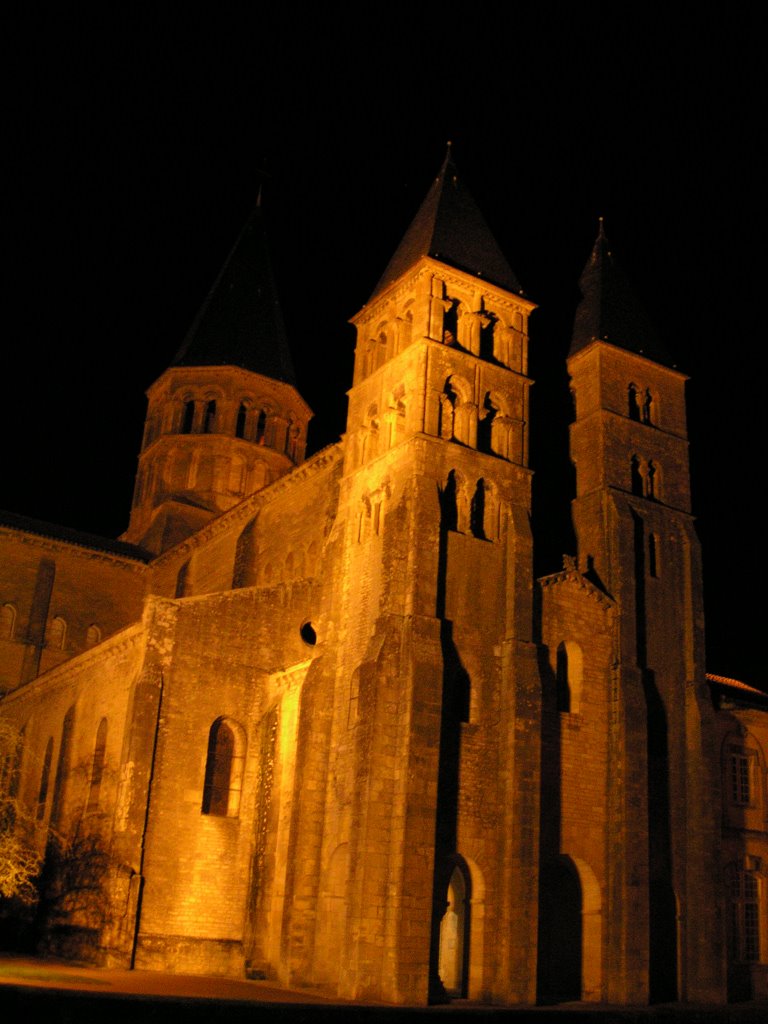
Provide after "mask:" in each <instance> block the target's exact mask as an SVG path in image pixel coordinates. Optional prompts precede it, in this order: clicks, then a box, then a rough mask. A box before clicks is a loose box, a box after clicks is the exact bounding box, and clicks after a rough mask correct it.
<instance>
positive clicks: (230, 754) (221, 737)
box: [201, 718, 245, 818]
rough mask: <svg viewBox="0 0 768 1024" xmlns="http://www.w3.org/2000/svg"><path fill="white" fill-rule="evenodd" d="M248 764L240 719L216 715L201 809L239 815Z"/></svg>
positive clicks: (229, 815) (231, 816)
mask: <svg viewBox="0 0 768 1024" xmlns="http://www.w3.org/2000/svg"><path fill="white" fill-rule="evenodd" d="M244 764H245V737H244V733H243V730H242V728H241V727H240V726H239V725H237V723H235V722H233V721H231V720H229V719H224V718H217V719H216V721H215V722H214V723H213V725H212V726H211V731H210V733H209V734H208V756H207V759H206V764H205V782H204V785H203V805H202V808H201V810H202V813H203V814H210V815H215V816H218V817H223V818H226V817H229V818H235V817H237V814H238V811H239V810H240V790H241V787H242V781H243V767H244Z"/></svg>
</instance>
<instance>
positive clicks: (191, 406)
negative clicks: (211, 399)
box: [181, 399, 195, 434]
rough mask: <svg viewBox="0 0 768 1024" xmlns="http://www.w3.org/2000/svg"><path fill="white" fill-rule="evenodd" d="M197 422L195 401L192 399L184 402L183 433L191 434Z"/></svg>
mask: <svg viewBox="0 0 768 1024" xmlns="http://www.w3.org/2000/svg"><path fill="white" fill-rule="evenodd" d="M194 422H195V403H194V402H193V401H192V400H191V399H190V400H189V401H188V402H185V403H184V416H183V418H182V421H181V432H182V434H191V433H192V426H193V424H194Z"/></svg>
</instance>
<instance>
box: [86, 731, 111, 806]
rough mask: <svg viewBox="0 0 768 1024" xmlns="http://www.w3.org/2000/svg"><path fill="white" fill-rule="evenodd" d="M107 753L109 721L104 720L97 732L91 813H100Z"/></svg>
mask: <svg viewBox="0 0 768 1024" xmlns="http://www.w3.org/2000/svg"><path fill="white" fill-rule="evenodd" d="M106 753H107V720H106V718H102V720H101V721H100V722H99V727H98V729H97V730H96V744H95V746H94V748H93V763H92V764H91V785H90V788H89V790H88V804H87V807H86V810H87V811H89V812H93V811H98V809H99V797H100V795H101V780H102V779H103V777H104V761H105V759H106Z"/></svg>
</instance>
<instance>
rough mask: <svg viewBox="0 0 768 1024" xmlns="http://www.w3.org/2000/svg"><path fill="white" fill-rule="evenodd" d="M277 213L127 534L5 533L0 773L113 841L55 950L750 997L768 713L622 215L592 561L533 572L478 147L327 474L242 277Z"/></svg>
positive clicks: (582, 990)
mask: <svg viewBox="0 0 768 1024" xmlns="http://www.w3.org/2000/svg"><path fill="white" fill-rule="evenodd" d="M259 224H260V220H259V216H258V212H257V214H256V215H255V217H254V221H253V222H252V223H251V224H250V226H249V228H248V229H247V230H246V232H245V233H244V236H243V239H241V242H240V243H239V245H240V248H239V249H238V247H236V248H235V250H234V251H233V256H232V257H231V258H230V262H229V263H228V265H227V267H225V270H224V272H223V274H222V277H221V278H220V279H219V282H218V284H217V288H218V291H216V290H215V291H214V293H212V297H211V296H209V299H208V300H207V303H206V306H204V308H203V310H202V311H201V317H200V318H199V320H198V322H197V323H196V325H195V327H194V328H193V332H192V334H191V337H190V338H189V339H187V342H186V343H185V346H183V348H182V350H181V353H180V355H179V356H178V357H177V359H176V360H175V362H174V364H173V365H172V366H171V367H170V368H169V370H168V371H167V372H166V373H165V374H164V375H163V376H162V377H161V378H160V380H159V381H158V382H157V383H156V384H155V385H153V387H152V388H151V389H150V391H149V411H148V417H147V427H146V431H145V437H144V441H143V446H142V452H141V455H140V461H139V471H138V475H137V484H136V490H135V495H134V507H133V511H132V513H131V519H130V525H129V527H128V530H127V532H126V534H125V535H124V537H123V538H121V540H120V541H118V542H110V541H101V542H99V541H97V539H96V538H89V537H85V536H80V535H76V534H70V533H69V532H68V531H62V530H57V529H56V528H53V527H48V526H46V525H45V524H40V523H32V522H30V521H24V520H21V519H19V518H18V517H17V518H14V517H12V516H8V517H5V519H4V520H3V523H4V524H5V525H3V526H2V529H0V545H2V548H3V557H2V561H0V588H1V589H0V603H2V605H3V608H2V614H3V618H2V626H3V633H2V637H0V671H1V672H2V686H3V689H4V690H5V691H6V695H5V697H4V699H3V701H2V704H1V705H0V709H1V710H2V713H3V716H4V717H6V718H7V719H9V720H10V721H12V722H13V723H14V724H15V726H16V728H17V729H18V730H19V732H20V736H21V743H20V745H19V752H18V755H17V757H16V759H15V761H14V762H13V763H10V761H9V763H8V764H7V765H6V769H5V782H4V784H5V785H6V786H9V787H14V791H15V792H17V794H18V799H19V801H20V803H21V805H22V806H24V807H26V808H29V809H30V811H31V813H32V815H33V817H34V819H35V821H36V823H37V824H36V828H37V836H38V841H39V843H40V844H41V848H42V847H45V846H46V844H49V845H50V839H49V837H50V835H51V834H52V833H55V834H56V835H57V836H59V837H63V839H64V840H66V839H67V837H68V836H72V835H77V836H78V837H79V838H80V839H82V838H83V837H90V838H91V839H92V840H93V844H94V846H96V845H97V846H98V847H99V850H100V851H101V853H103V855H104V856H103V861H100V863H103V870H102V877H101V878H100V880H99V884H98V886H96V887H91V888H90V889H89V890H88V892H87V893H86V894H85V897H84V898H80V899H76V898H75V897H74V895H72V894H67V893H64V895H63V897H62V900H61V901H60V909H61V908H63V910H62V913H61V914H60V916H59V919H58V924H57V925H55V924H51V923H50V922H49V927H48V930H47V933H46V935H47V939H46V941H47V942H48V943H49V946H50V945H51V944H52V945H53V946H54V948H55V947H56V942H57V935H58V937H59V941H60V942H63V939H62V938H61V936H62V935H64V934H65V933H66V934H68V935H71V934H73V930H74V932H76V933H77V935H79V937H80V940H81V948H80V953H81V954H82V948H83V947H82V944H83V943H86V944H87V945H88V948H89V950H90V953H91V955H93V956H94V957H95V958H96V959H97V960H99V961H100V962H105V963H115V964H121V965H135V966H137V967H143V968H155V969H163V970H176V971H187V972H190V971H191V972H200V973H220V974H228V975H242V974H243V972H245V973H246V974H247V975H248V976H250V977H260V978H270V979H275V980H276V981H278V982H280V983H283V984H286V985H293V986H297V985H303V986H313V987H316V988H319V989H321V990H324V991H327V992H330V993H334V994H337V995H339V996H342V997H345V998H349V999H360V1000H362V999H374V1000H384V1001H387V1002H392V1003H404V1002H416V1003H426V1002H428V1001H443V1000H446V999H449V998H462V997H470V998H472V999H477V1000H486V1001H489V1002H494V1003H500V1004H505V1003H507V1004H511V1003H534V1002H536V1001H537V1000H538V1001H562V1000H569V999H583V1000H587V1001H610V1002H614V1003H619V1004H632V1003H647V1002H649V1001H658V1000H664V1001H667V1000H675V999H681V1000H695V1001H704V1002H720V1001H723V1000H725V998H726V990H727V979H728V968H727V963H726V948H730V950H731V951H732V961H733V963H732V965H731V969H730V978H731V985H730V987H731V991H732V993H733V992H738V991H741V992H747V991H748V994H753V993H755V992H760V991H761V986H762V987H763V988H764V987H765V970H764V968H765V961H766V951H767V950H768V935H766V925H765V885H766V878H765V864H766V863H768V860H766V858H767V857H768V849H766V843H767V841H768V831H767V829H768V823H767V820H766V792H765V787H766V764H765V756H764V750H765V749H766V742H768V737H767V736H766V728H767V727H766V714H765V710H766V705H767V704H768V702H766V701H762V703H761V700H762V698H761V696H760V694H758V693H757V692H756V691H753V690H750V689H749V688H748V687H743V686H742V687H741V689H740V690H739V694H740V699H741V704H737V705H735V704H734V702H733V700H731V701H730V703H729V697H728V695H731V697H732V695H733V693H734V692H735V690H734V687H737V684H732V683H729V682H728V681H721V683H720V684H719V689H717V693H719V694H720V695H721V696H720V698H719V703H718V701H713V697H712V693H713V691H712V687H711V685H710V684H708V682H707V679H706V677H705V668H704V661H703V612H702V603H701V593H702V587H701V568H700V559H699V550H698V543H697V540H696V535H695V532H694V529H693V520H692V517H691V509H690V492H689V481H688V460H687V450H686V446H687V441H686V426H685V400H684V393H683V392H684V378H683V377H682V375H681V374H680V373H678V372H677V371H676V370H674V369H672V368H670V366H669V365H668V364H666V363H665V362H664V360H663V358H657V353H656V351H655V349H653V347H652V346H651V347H647V346H646V345H645V337H646V336H645V333H644V330H645V329H644V325H643V324H642V323H641V322H640V321H638V320H636V319H635V320H633V319H632V318H629V319H627V318H626V317H625V320H624V323H625V324H629V326H628V327H625V328H624V333H621V332H619V333H618V334H617V333H615V332H614V330H613V326H612V325H613V321H612V320H611V317H612V316H613V315H614V313H615V307H616V305H617V304H618V305H619V306H620V307H621V311H622V312H625V311H626V307H625V306H624V305H623V304H622V303H623V302H624V298H623V293H622V292H621V290H620V289H619V290H617V289H616V288H614V287H613V286H614V284H615V280H614V277H613V276H612V275H614V274H615V273H616V271H615V268H614V265H613V259H612V256H611V254H610V252H608V250H607V247H606V244H605V240H604V238H603V236H602V233H601V236H600V238H599V239H598V242H597V243H596V246H595V251H594V252H593V255H592V257H591V260H590V263H589V264H588V266H587V269H586V270H585V276H584V278H583V280H582V289H583V291H584V296H585V297H584V303H583V304H582V308H581V313H580V317H577V329H576V331H575V334H574V344H573V347H572V351H571V356H570V358H569V371H570V375H571V381H572V388H573V392H574V398H575V419H574V423H573V425H572V428H571V453H572V458H573V461H574V463H575V466H576V471H577V494H576V499H575V502H574V505H573V518H574V525H575V528H576V534H577V539H578V551H577V554H576V556H575V557H572V558H566V559H565V560H564V565H563V570H562V571H561V572H559V573H557V574H555V575H552V576H548V577H545V578H543V579H540V580H536V579H534V575H533V567H532V536H531V530H530V517H531V470H530V469H529V466H528V439H529V429H530V426H529V414H528V393H529V388H530V385H531V381H530V379H529V377H528V365H527V346H528V329H527V324H528V317H529V315H530V313H531V311H532V310H533V308H534V307H533V305H532V303H531V302H530V301H529V300H528V299H527V298H526V297H525V296H524V294H523V293H522V292H521V290H520V289H519V286H518V285H517V281H516V279H515V277H514V275H513V274H512V272H511V270H510V269H509V267H508V266H507V264H506V262H505V261H504V258H503V256H501V254H500V253H499V252H498V249H497V247H496V244H495V242H494V240H493V238H492V237H491V235H490V233H489V232H488V229H487V227H486V225H485V222H484V221H483V220H482V218H481V216H480V214H479V212H478V211H477V209H476V207H475V206H474V203H473V201H472V200H471V197H470V196H469V195H468V193H467V192H466V189H465V188H464V186H463V184H462V182H461V180H460V178H459V177H458V175H457V173H456V170H455V167H454V165H453V164H452V162H451V160H450V159H448V160H447V161H446V164H445V165H444V167H443V169H442V171H441V173H440V175H439V177H438V179H437V180H436V182H435V184H434V185H433V188H432V190H431V191H430V193H429V195H428V196H427V199H426V200H425V203H424V205H423V206H422V208H421V210H420V211H419V213H418V215H417V217H416V220H415V221H414V223H413V224H412V226H411V228H410V229H409V231H408V233H407V234H406V236H405V238H404V240H403V243H402V245H401V246H400V248H399V249H398V251H397V252H396V254H395V256H394V257H393V260H392V262H391V263H390V266H389V267H388V268H387V271H386V272H385V274H384V276H383V278H382V280H381V282H380V283H379V286H378V287H377V289H376V290H375V292H374V295H373V296H372V297H371V299H370V301H369V303H368V304H367V305H366V306H365V307H364V308H363V310H362V311H361V312H360V313H359V314H358V316H357V317H356V318H355V319H354V323H355V326H356V328H357V348H356V353H355V369H354V379H353V383H352V388H351V391H350V392H349V413H348V421H347V431H346V433H345V435H344V437H343V438H342V439H341V441H339V442H338V443H337V444H335V445H331V446H330V447H328V448H326V449H324V450H322V451H321V452H319V453H317V454H316V455H314V456H312V457H311V458H309V459H307V460H305V443H306V428H307V423H308V420H309V418H310V416H311V411H310V410H309V408H308V407H307V405H306V403H305V402H304V401H303V400H302V399H301V397H300V396H299V394H298V392H297V391H296V388H295V385H294V383H293V379H292V371H291V368H290V359H289V357H288V356H287V350H286V349H285V339H284V337H283V335H282V327H281V323H280V321H279V318H277V317H276V316H275V309H274V306H269V304H268V303H267V305H264V303H263V302H262V304H261V305H259V306H258V308H257V307H256V306H252V307H248V301H247V296H246V299H245V300H241V299H240V298H238V296H239V295H240V291H239V290H238V289H240V288H241V282H240V281H239V278H237V273H239V271H237V267H239V266H247V267H249V268H251V271H250V272H252V273H253V275H254V279H253V280H252V281H251V287H252V288H257V287H258V289H259V294H260V295H261V296H262V297H263V295H264V294H266V295H267V296H269V295H270V294H271V291H270V289H271V288H272V285H271V280H269V279H268V278H267V277H265V276H264V275H265V274H266V270H265V264H264V260H263V252H262V249H261V248H260V247H261V246H262V242H263V239H262V235H261V233H260V228H259ZM244 247H245V249H247V252H246V255H249V256H250V257H253V258H251V259H250V261H249V260H248V259H244V258H243V259H241V258H240V257H241V256H243V250H244ZM248 247H250V248H248ZM254 253H256V256H254ZM259 253H261V255H259ZM233 267H234V268H235V269H234V270H233ZM233 275H234V278H233ZM259 275H261V277H259ZM232 280H234V284H233V285H231V287H230V285H229V284H228V283H227V282H228V281H229V282H230V283H231V281H232ZM225 286H226V287H225ZM609 286H610V287H609ZM222 293H223V294H222ZM227 296H229V300H227ZM233 296H234V298H233ZM228 301H229V302H230V303H232V302H235V307H236V308H234V309H233V308H229V307H228V306H227V302H228ZM238 302H240V303H241V305H239V306H238V305H237V303H238ZM243 303H244V305H245V307H248V308H246V309H245V313H243V312H242V305H243ZM630 304H631V303H630ZM265 309H266V310H267V312H268V313H269V316H266V314H265ZM212 311H213V312H212ZM238 317H240V320H238ZM638 325H639V326H638ZM241 328H242V330H241ZM249 330H250V332H251V334H250V335H249V334H248V331H249ZM217 332H218V333H217ZM227 332H232V335H231V336H232V337H235V336H237V337H238V338H242V337H246V340H247V344H246V345H245V347H243V346H242V344H241V342H240V341H238V342H237V344H235V343H234V342H230V340H229V338H230V335H229V334H227ZM238 332H239V333H238ZM225 335H226V337H225ZM222 338H223V339H224V340H222ZM212 339H213V340H212ZM249 345H250V348H248V346H249ZM238 346H239V347H238ZM276 351H277V352H278V355H279V358H277V359H276V358H275V352H276ZM737 688H738V687H737ZM723 695H725V696H723ZM722 772H725V776H723V775H722ZM723 779H724V781H725V786H724V790H723V792H724V794H725V797H726V799H725V802H724V804H723V807H724V808H725V810H724V811H721V805H720V796H719V794H720V792H721V788H722V785H721V784H722V782H723ZM729 793H730V794H731V797H732V799H731V800H730V802H729V798H728V794H729ZM81 895H82V894H81ZM755 915H757V916H755ZM62 921H63V924H62ZM754 921H757V924H756V925H755V924H754ZM728 922H730V923H728ZM57 929H58V930H57ZM67 929H69V931H68V932H67V931H66V930H67ZM77 929H80V931H79V932H78V931H77ZM726 933H728V936H729V939H728V941H726ZM86 940H87V942H86ZM761 965H762V966H761ZM761 971H762V973H761Z"/></svg>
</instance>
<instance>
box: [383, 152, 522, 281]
mask: <svg viewBox="0 0 768 1024" xmlns="http://www.w3.org/2000/svg"><path fill="white" fill-rule="evenodd" d="M422 256H431V257H432V258H433V259H437V260H440V261H441V262H442V263H447V264H449V265H450V266H452V267H456V268H457V269H458V270H463V271H465V272H466V273H468V274H474V275H475V276H477V277H482V278H483V279H484V280H486V281H490V282H491V283H492V284H496V285H498V286H499V287H500V288H505V289H506V290H507V291H510V292H516V293H517V294H519V295H522V293H523V292H522V288H521V287H520V283H519V281H518V280H517V278H516V277H515V274H514V273H513V271H512V269H511V267H510V266H509V264H508V263H507V261H506V259H505V257H504V255H503V254H502V252H501V249H499V246H498V243H497V242H496V239H495V238H494V237H493V235H492V234H491V231H490V229H489V227H488V225H487V224H486V222H485V218H484V217H483V215H482V213H481V212H480V210H479V209H478V207H477V205H476V204H475V201H474V199H473V198H472V196H471V195H470V194H469V192H468V191H467V189H466V188H465V187H464V183H463V181H462V179H461V177H460V176H459V173H458V171H457V169H456V164H455V163H454V162H453V154H452V152H451V143H450V142H449V143H448V146H447V151H446V154H445V159H444V161H443V166H442V167H441V168H440V173H439V174H438V176H437V178H436V179H435V181H434V182H433V184H432V187H431V189H430V190H429V192H428V193H427V197H426V199H425V200H424V202H423V203H422V204H421V208H420V209H419V212H418V213H417V214H416V217H415V218H414V220H413V223H412V224H411V226H410V227H409V228H408V230H407V231H406V233H405V235H404V237H403V240H402V242H401V243H400V245H399V246H398V248H397V250H396V252H395V254H394V256H393V257H392V259H391V260H390V261H389V265H388V266H387V269H386V270H385V271H384V274H383V275H382V277H381V280H380V281H379V283H378V284H377V285H376V288H375V289H374V291H373V295H372V296H371V298H375V297H376V296H377V295H378V294H379V293H380V292H382V291H384V289H385V288H386V287H387V286H388V285H390V284H392V282H393V281H396V280H397V278H398V277H400V276H401V275H402V274H404V273H405V272H406V271H407V270H409V269H410V268H411V267H412V266H413V264H414V263H416V261H417V260H418V259H420V258H421V257H422Z"/></svg>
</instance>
